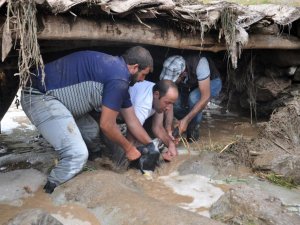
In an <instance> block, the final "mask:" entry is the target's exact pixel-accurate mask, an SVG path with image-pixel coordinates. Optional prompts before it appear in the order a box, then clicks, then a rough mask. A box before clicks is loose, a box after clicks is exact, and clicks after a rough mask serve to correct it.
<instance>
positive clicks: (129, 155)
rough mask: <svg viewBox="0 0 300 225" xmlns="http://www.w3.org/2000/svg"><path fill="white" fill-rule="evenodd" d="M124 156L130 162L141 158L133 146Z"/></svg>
mask: <svg viewBox="0 0 300 225" xmlns="http://www.w3.org/2000/svg"><path fill="white" fill-rule="evenodd" d="M125 154H126V157H127V159H128V160H130V161H133V160H136V159H138V158H140V157H141V153H140V152H139V151H138V150H137V149H136V147H134V146H132V147H131V148H130V150H129V151H127V152H126V153H125Z"/></svg>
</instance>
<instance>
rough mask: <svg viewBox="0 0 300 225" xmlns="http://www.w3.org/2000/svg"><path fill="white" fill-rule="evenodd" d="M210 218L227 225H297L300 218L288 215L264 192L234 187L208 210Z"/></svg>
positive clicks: (279, 204) (291, 214)
mask: <svg viewBox="0 0 300 225" xmlns="http://www.w3.org/2000/svg"><path fill="white" fill-rule="evenodd" d="M210 214H211V216H212V218H214V219H218V220H220V221H223V222H226V223H227V224H235V225H244V224H258V225H275V224H276V225H287V224H289V225H297V224H300V216H299V215H297V214H293V213H289V212H288V211H287V210H286V209H285V208H284V207H283V206H282V202H281V201H280V200H279V199H278V198H276V197H273V196H270V195H269V194H267V193H266V192H264V191H261V190H258V189H254V188H251V187H248V186H235V187H234V188H232V189H231V190H230V191H228V192H227V193H226V194H225V195H223V196H222V197H221V198H220V199H219V200H218V201H217V202H216V203H214V204H213V206H212V207H211V209H210Z"/></svg>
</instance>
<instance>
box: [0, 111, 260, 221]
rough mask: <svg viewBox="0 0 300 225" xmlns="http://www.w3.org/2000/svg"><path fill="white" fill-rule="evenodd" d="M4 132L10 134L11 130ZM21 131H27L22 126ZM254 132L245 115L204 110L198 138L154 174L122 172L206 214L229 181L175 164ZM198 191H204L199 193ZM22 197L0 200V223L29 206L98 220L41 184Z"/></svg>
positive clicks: (63, 217) (152, 192)
mask: <svg viewBox="0 0 300 225" xmlns="http://www.w3.org/2000/svg"><path fill="white" fill-rule="evenodd" d="M19 114H20V113H19ZM19 114H15V115H14V116H16V115H17V116H20V115H19ZM23 116H24V115H23ZM12 121H13V122H15V123H18V122H19V128H20V129H22V128H23V129H24V127H25V128H27V129H28V127H27V125H26V119H24V117H23V118H15V119H13V120H12ZM27 123H28V121H27ZM4 124H5V123H4ZM28 126H29V125H28ZM13 129H14V132H17V133H18V134H19V133H20V130H18V126H16V125H14V127H13ZM4 130H5V129H4ZM5 131H6V130H5ZM6 132H7V133H8V134H11V133H10V131H6ZM23 132H26V131H25V130H23ZM256 134H257V129H256V127H255V126H253V125H251V124H250V122H249V120H247V119H244V118H239V117H236V116H228V115H221V114H214V115H213V116H210V115H209V114H208V113H207V114H205V115H204V120H203V123H202V124H201V140H200V141H199V142H197V143H191V144H190V146H189V147H188V148H189V149H188V151H186V149H187V148H186V147H187V146H185V145H184V144H183V143H180V145H179V148H178V149H179V153H180V155H179V156H178V157H177V158H176V159H175V160H174V161H172V162H171V163H165V164H163V165H161V166H160V168H158V169H157V171H155V173H154V174H152V175H150V176H143V175H141V173H140V172H139V171H136V170H129V171H127V172H125V173H124V176H128V177H129V178H130V179H132V180H134V181H135V182H136V183H137V184H138V186H140V187H141V188H142V190H143V192H144V193H145V195H147V196H150V197H153V198H155V199H157V200H160V201H163V202H166V203H168V204H172V205H177V206H179V207H182V208H185V209H187V210H190V211H193V212H196V213H199V214H202V215H205V216H209V215H208V209H209V207H210V205H211V204H212V203H213V202H214V201H216V199H217V198H218V197H219V196H220V195H221V194H222V193H223V192H225V191H227V190H228V188H229V185H224V184H221V185H220V184H218V183H215V182H214V181H212V180H210V179H208V178H205V177H200V176H180V175H178V174H176V170H177V168H178V167H179V166H180V165H181V164H182V163H183V162H185V161H186V160H187V159H190V158H191V157H193V152H194V154H197V153H199V151H201V150H203V149H207V148H209V149H210V150H213V149H214V148H216V147H218V146H222V147H223V146H225V145H227V144H229V143H231V142H233V141H235V140H236V138H237V136H243V137H249V138H251V137H255V136H256ZM10 137H11V138H14V137H15V138H24V135H23V137H21V135H13V134H12V135H10ZM11 141H12V140H11ZM17 141H19V140H17ZM12 142H13V141H12ZM174 171H175V173H174ZM193 185H196V186H195V187H197V188H198V187H204V186H205V187H206V188H204V189H199V190H196V192H197V193H195V194H191V193H192V192H193V191H195V189H197V188H193ZM176 187H177V188H176ZM210 190H215V192H210ZM200 192H201V193H202V194H203V195H199V193H200ZM205 196H210V199H208V200H205V201H204V200H203V199H204V198H205ZM22 200H23V204H22V206H20V207H16V206H10V205H4V204H0V212H1V213H0V224H3V223H4V222H6V221H7V220H8V219H9V218H12V217H14V215H16V214H17V213H18V212H21V211H22V210H24V209H30V208H40V209H43V210H45V211H47V212H49V213H51V215H53V216H54V217H56V219H58V220H59V221H61V222H62V223H63V224H78V225H89V224H91V225H94V224H95V225H97V224H99V222H98V220H97V219H96V217H95V216H94V215H93V214H92V213H91V212H90V211H88V209H86V208H85V207H84V206H80V205H76V204H67V205H62V206H56V205H54V204H53V203H52V201H51V198H50V196H49V195H48V194H45V193H44V192H43V191H42V190H41V188H40V189H39V190H38V191H37V192H35V193H33V196H31V197H28V198H24V199H22ZM130 201H132V202H130ZM201 201H202V202H206V203H207V204H199V202H201ZM128 204H134V199H132V200H129V202H128Z"/></svg>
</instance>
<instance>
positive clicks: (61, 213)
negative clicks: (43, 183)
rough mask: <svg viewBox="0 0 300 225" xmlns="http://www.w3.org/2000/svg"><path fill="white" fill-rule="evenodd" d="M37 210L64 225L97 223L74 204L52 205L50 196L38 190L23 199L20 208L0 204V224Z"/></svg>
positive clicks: (93, 217) (90, 224)
mask: <svg viewBox="0 0 300 225" xmlns="http://www.w3.org/2000/svg"><path fill="white" fill-rule="evenodd" d="M34 208H39V209H42V210H44V211H46V212H48V213H51V215H52V216H54V217H55V218H56V219H57V220H59V221H61V222H62V223H63V224H66V225H74V224H78V225H98V224H99V222H98V221H97V219H96V218H95V216H94V215H93V214H91V213H90V212H89V211H88V210H87V209H86V208H84V207H83V206H80V205H76V204H67V205H62V206H55V205H53V203H52V201H51V199H50V195H48V194H46V193H44V191H43V190H42V188H40V189H39V190H38V191H37V192H36V193H34V195H33V196H32V197H28V198H24V199H23V204H22V206H21V207H16V206H10V205H3V204H0V212H1V213H0V224H4V222H6V221H8V220H9V219H10V218H13V217H14V216H15V215H16V214H17V213H19V212H21V211H23V210H25V209H34Z"/></svg>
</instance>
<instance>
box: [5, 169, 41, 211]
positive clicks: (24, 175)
mask: <svg viewBox="0 0 300 225" xmlns="http://www.w3.org/2000/svg"><path fill="white" fill-rule="evenodd" d="M0 180H1V182H0V193H1V195H0V203H1V204H10V205H22V200H21V198H24V197H28V196H32V195H33V193H34V192H35V191H37V189H38V188H39V187H40V186H41V185H43V184H44V183H45V180H46V176H45V175H44V174H42V173H40V172H39V171H37V170H34V169H27V170H15V171H11V172H7V173H0Z"/></svg>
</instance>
